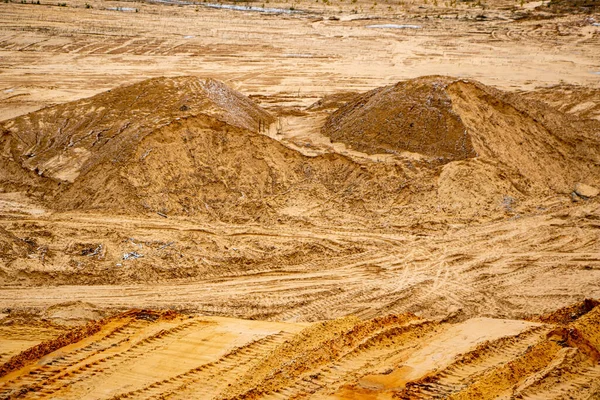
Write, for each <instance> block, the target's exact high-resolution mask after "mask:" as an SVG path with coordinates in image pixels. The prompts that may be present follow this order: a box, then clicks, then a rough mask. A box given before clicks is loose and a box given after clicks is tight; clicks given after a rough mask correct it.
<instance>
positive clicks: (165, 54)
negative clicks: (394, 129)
mask: <svg viewBox="0 0 600 400" xmlns="http://www.w3.org/2000/svg"><path fill="white" fill-rule="evenodd" d="M442 3H443V4H442ZM86 4H89V7H87V6H86ZM543 4H544V3H542V2H535V3H523V4H519V3H515V2H512V1H493V2H492V1H490V2H488V3H484V4H481V2H479V3H477V4H475V3H474V2H459V3H456V2H447V3H445V2H441V1H439V4H438V1H433V2H432V1H424V2H420V1H419V2H410V1H402V2H386V3H379V4H378V3H377V2H374V3H371V2H365V1H362V0H359V1H348V0H344V1H341V0H340V1H337V0H335V1H327V2H323V1H321V2H318V1H317V2H312V1H310V2H309V1H308V0H301V1H297V2H266V4H262V3H260V4H259V3H253V5H254V6H257V7H263V8H264V7H267V8H278V9H283V10H286V11H291V12H290V13H287V12H286V13H279V14H265V13H259V12H249V11H233V10H227V9H215V8H210V7H207V4H206V3H201V4H200V3H199V4H195V5H179V6H178V5H167V4H151V3H142V2H118V1H110V2H107V1H89V2H84V1H68V2H67V3H66V6H58V5H56V4H54V3H53V4H50V3H47V2H42V4H39V5H38V4H32V3H31V4H21V3H19V4H17V3H16V2H9V3H6V2H2V3H0V121H2V120H8V119H11V118H14V117H17V116H20V115H24V114H26V113H29V112H33V111H35V110H40V109H43V108H44V107H49V106H52V105H56V104H60V103H64V102H68V101H74V100H79V99H82V98H86V97H89V96H92V95H95V94H98V93H102V92H105V91H107V90H112V89H114V88H115V87H117V86H119V85H122V84H131V83H136V82H141V81H143V80H144V79H147V78H153V77H160V76H169V77H174V76H183V75H194V76H199V77H202V78H215V79H218V80H221V81H223V82H224V83H225V84H226V85H228V86H229V87H231V88H234V89H236V90H239V91H240V92H241V93H242V94H244V95H247V96H250V98H251V99H253V100H254V101H256V102H257V103H258V104H259V105H260V106H262V107H264V108H265V109H266V110H267V111H269V112H271V113H272V114H273V115H274V116H275V118H276V122H275V123H273V124H272V125H271V126H270V127H269V129H267V130H264V131H261V132H260V134H262V135H263V136H267V137H268V138H270V139H269V140H273V141H274V142H276V143H277V145H281V147H276V148H277V149H280V148H281V149H283V150H281V152H282V154H295V153H299V154H301V155H302V157H313V156H316V155H328V154H329V155H335V156H340V157H347V158H348V159H349V160H351V161H352V162H353V163H356V164H357V165H362V166H363V168H364V165H365V164H369V165H371V164H374V165H383V168H386V166H389V165H395V164H394V163H395V162H396V161H397V160H396V159H395V158H394V157H393V156H392V155H390V154H366V153H362V152H360V151H357V150H356V149H352V148H350V147H349V146H346V145H344V144H342V143H337V142H336V143H332V142H331V141H330V140H329V139H328V138H327V137H325V136H324V135H323V133H322V131H321V126H322V125H323V124H324V122H325V120H326V119H327V118H328V116H329V115H330V114H331V113H332V112H333V111H334V110H335V109H336V108H337V107H339V106H341V105H343V104H344V103H345V102H346V101H348V100H349V98H350V97H349V95H344V93H346V94H350V93H355V92H365V91H367V90H371V89H374V88H376V87H380V86H384V85H390V84H395V83H396V82H398V81H400V80H403V79H408V78H415V77H419V76H423V75H431V74H441V75H452V76H455V77H458V78H470V79H476V80H477V81H480V82H482V83H484V84H487V85H491V86H493V87H496V88H499V89H502V90H506V91H510V92H515V93H521V94H522V95H523V97H524V98H527V99H529V100H532V101H538V100H541V101H543V102H545V104H548V105H549V107H550V106H552V107H554V108H556V109H557V110H561V111H562V112H565V113H567V114H569V115H571V116H573V117H574V118H580V119H582V120H584V121H585V119H588V120H587V121H592V120H595V121H596V122H597V120H598V119H600V111H599V110H600V106H599V105H600V53H599V52H598V48H600V26H598V24H597V21H600V16H599V15H598V14H593V13H592V14H573V15H567V14H561V15H553V14H551V13H550V10H549V9H550V8H549V7H547V8H544V7H545V6H544V5H543ZM540 5H541V6H542V8H540V9H537V10H536V7H538V6H540ZM291 8H293V10H291ZM340 93H342V94H340ZM328 95H336V96H337V97H336V96H332V97H331V96H330V97H326V98H325V99H323V97H324V96H328ZM336 99H337V100H336ZM318 101H321V102H320V103H317V104H316V105H315V106H313V107H310V106H311V105H312V104H314V103H316V102H318ZM327 101H330V102H331V104H329V105H327V106H323V104H324V103H327ZM169 104H171V103H169ZM320 107H321V108H320ZM49 110H50V111H49V112H51V111H52V109H49ZM92 110H93V111H90V114H93V112H94V110H95V109H93V108H92ZM487 111H488V110H484V112H487ZM554 112H555V111H554V109H552V110H551V111H550V112H549V114H552V113H554ZM157 114H160V112H157ZM217 114H218V113H217ZM217 114H215V115H217ZM218 115H221V114H218ZM218 115H217V116H218ZM59 117H60V116H59ZM74 119H76V118H74ZM200 122H202V123H204V124H205V125H206V126H207V127H208V128H206V129H213V128H214V126H216V125H215V123H214V121H212V120H211V121H208V122H207V121H205V120H201V121H200ZM211 124H213V125H211ZM590 124H591V122H590ZM65 125H66V124H65ZM590 126H592V127H593V126H595V125H593V124H592V125H590ZM215 129H216V128H215ZM228 129H229V128H228ZM236 129H238V128H236ZM240 129H241V128H240ZM60 130H61V129H59V131H60ZM161 132H162V133H164V132H165V131H161ZM178 132H180V131H177V130H173V131H172V132H171V131H168V132H167V133H169V134H172V135H177V134H178ZM235 132H238V131H235ZM239 132H241V131H239ZM59 133H61V132H59ZM2 134H4V133H3V132H2ZM594 134H595V133H594V132H593V131H592V132H591V134H590V135H591V136H590V137H592V136H593V135H594ZM595 135H596V136H595V138H596V140H597V138H598V135H597V134H595ZM263 139H264V140H263ZM263 139H261V140H262V141H260V143H270V142H266V140H267V139H266V138H263ZM253 143H254V142H253ZM246 145H247V143H246V142H243V143H242V144H239V145H238V146H242V147H243V146H246ZM197 148H201V146H200V147H197ZM271 149H272V147H268V148H267V147H265V148H264V149H263V151H264V152H267V153H268V152H270V151H271ZM278 151H279V150H278ZM286 152H287V153H286ZM290 152H291V153H290ZM581 153H582V154H583V153H584V151H583V150H581ZM7 154H10V149H9V148H8V147H6V148H3V149H2V155H3V157H4V156H6V155H7ZM164 154H167V155H168V152H166V153H164ZM147 155H148V154H146V153H144V155H143V157H146V156H147ZM210 156H213V154H212V153H211V154H210ZM214 157H215V159H218V160H223V159H222V158H217V156H214ZM261 157H266V156H264V155H261ZM407 157H413V158H414V160H415V162H416V161H419V160H420V157H419V156H418V155H414V154H411V155H408V156H407ZM165 158H166V156H165ZM292 158H293V157H290V158H289V160H290V161H289V162H290V165H291V163H292V161H291V160H292ZM286 159H287V158H286ZM234 161H235V160H234ZM234 161H231V160H226V162H228V163H234ZM223 162H225V161H223ZM579 162H582V161H579ZM585 162H588V163H589V164H590V165H591V166H592V167H593V166H597V165H598V163H597V162H595V161H594V160H591V161H589V159H588V160H587V161H585ZM361 163H362V164H361ZM565 165H567V164H565ZM569 165H570V164H569ZM228 166H229V165H228ZM586 167H588V165H586ZM336 168H337V167H336ZM369 168H370V167H369ZM574 168H576V167H574ZM340 169H343V168H341V167H340ZM582 169H583V168H582ZM325 170H327V168H325ZM331 170H332V171H333V172H337V170H336V169H335V168H334V167H331ZM131 171H132V170H130V173H131ZM133 171H135V170H133ZM59 172H60V171H59ZM63 172H64V171H63ZM68 172H69V174H71V172H72V171H71V170H69V171H68ZM69 174H67V175H69ZM131 174H132V175H134V174H133V173H131ZM67 175H64V174H63V175H57V176H67ZM69 176H71V175H69ZM590 179H592V180H593V179H596V178H595V177H591V178H590ZM367 186H368V185H367ZM1 189H2V190H1V191H2V193H0V245H1V246H0V247H1V248H0V250H2V253H1V254H2V257H3V258H2V260H0V261H1V263H0V285H1V286H0V368H3V370H2V374H0V398H90V399H98V398H164V397H168V398H191V397H196V398H230V399H234V398H235V399H242V398H247V399H255V398H269V399H289V398H308V397H310V398H317V399H325V398H329V399H331V398H337V399H356V398H365V399H370V398H372V399H388V398H405V399H416V398H423V399H426V398H461V399H475V398H481V399H483V398H497V397H504V398H510V397H511V396H513V397H519V398H537V399H546V398H595V397H594V396H598V395H599V393H600V387H599V386H598V382H599V379H600V370H599V368H598V360H599V359H600V341H599V339H598V338H599V336H598V332H600V319H599V317H598V315H600V314H599V310H600V309H599V308H598V306H596V303H589V302H588V303H584V299H589V298H596V299H598V298H600V233H599V232H600V229H599V228H600V225H599V222H598V221H600V203H599V201H600V200H599V197H597V196H596V197H594V196H592V197H590V198H588V197H585V196H584V197H581V196H579V197H577V196H574V197H573V196H572V195H571V194H570V193H553V194H548V195H545V196H537V197H532V198H530V199H529V200H526V201H525V200H524V201H523V202H522V203H519V204H515V205H514V208H513V204H512V203H506V204H501V203H498V204H495V205H494V207H495V210H494V212H491V213H487V214H485V213H481V214H480V213H477V212H475V213H473V212H471V213H468V214H463V213H461V212H450V213H436V212H432V210H438V209H439V208H440V206H439V205H433V206H432V205H431V203H432V202H431V199H428V200H427V199H425V200H423V204H425V203H426V201H429V203H427V207H425V206H423V207H420V205H419V204H420V203H411V204H403V205H401V206H400V207H396V208H394V210H393V211H394V212H393V215H392V207H387V206H385V204H384V202H381V203H377V202H373V203H372V204H367V206H365V210H367V209H368V213H367V212H366V211H365V213H360V212H357V211H356V209H353V210H350V211H347V210H345V209H343V207H342V206H343V204H342V203H343V202H337V203H336V202H335V199H332V198H327V197H320V199H321V200H320V201H319V202H318V204H312V203H310V204H309V203H306V202H304V201H305V199H304V197H301V196H300V195H298V201H297V202H296V203H294V202H290V203H289V204H290V205H289V207H287V208H280V209H278V210H279V211H278V212H280V214H278V215H279V216H282V215H283V216H285V218H271V219H269V218H266V219H264V220H261V219H258V218H256V219H254V218H253V216H252V215H250V216H248V215H245V214H244V213H243V212H241V213H240V214H239V220H240V221H245V222H236V221H231V219H229V220H227V222H226V221H223V220H218V218H214V216H212V215H209V217H206V216H200V215H191V216H183V215H168V216H167V215H164V214H163V213H162V212H160V213H158V215H157V213H156V212H152V213H145V214H144V213H135V212H125V211H123V212H120V213H113V212H108V211H94V210H88V211H82V210H77V209H75V210H70V211H61V210H57V209H55V208H53V207H52V205H51V204H48V203H44V202H43V201H40V200H39V199H40V198H42V197H43V196H42V195H41V194H40V193H37V192H36V190H41V189H39V188H38V189H30V190H29V193H25V192H26V191H15V190H14V188H12V187H9V186H6V188H5V187H2V188H1ZM97 189H98V191H103V190H105V188H104V187H99V188H97ZM310 189H311V190H313V189H314V188H310ZM106 190H107V191H108V188H106ZM449 190H450V191H452V190H453V188H452V187H451V188H450V189H449ZM314 191H315V192H318V190H317V189H314ZM298 193H300V194H301V193H302V192H301V190H300V191H299V192H298ZM368 194H369V195H370V196H371V197H370V198H376V197H377V196H374V195H373V193H372V192H369V193H368ZM317 195H319V196H321V195H322V193H320V192H319V193H317ZM277 196H278V195H277ZM277 196H274V197H273V204H276V203H277V202H278V201H279V200H280V199H279V198H278V197H277ZM242 197H244V195H243V194H242ZM415 198H416V199H418V197H415ZM334 203H335V204H334ZM277 205H279V203H277ZM82 208H84V207H82ZM207 210H208V206H207ZM340 210H342V211H340ZM209 211H210V210H209ZM234 211H235V212H237V210H234ZM161 214H162V215H161ZM209 214H210V212H209ZM388 214H389V216H388ZM373 215H376V217H373ZM251 217H252V218H251ZM388 217H389V218H388ZM573 304H575V305H574V306H572V305H573ZM594 306H596V307H595V308H594ZM564 307H571V308H564ZM140 308H145V309H153V310H166V309H169V310H178V311H179V312H180V313H181V314H169V313H166V314H165V313H160V312H154V311H135V312H129V313H125V314H118V313H120V312H123V311H126V310H130V309H140ZM561 308H564V309H562V311H559V312H557V313H556V314H548V313H552V312H555V311H556V310H559V309H561ZM542 314H547V315H546V317H544V318H540V317H538V316H539V315H542ZM548 315H549V316H548ZM565 315H566V317H564V316H565ZM93 321H96V322H93ZM98 321H101V322H98ZM86 324H88V325H86ZM74 327H75V328H74ZM82 327H87V328H82ZM86 329H87V330H86ZM107 382H110V384H107ZM161 396H162V397H161Z"/></svg>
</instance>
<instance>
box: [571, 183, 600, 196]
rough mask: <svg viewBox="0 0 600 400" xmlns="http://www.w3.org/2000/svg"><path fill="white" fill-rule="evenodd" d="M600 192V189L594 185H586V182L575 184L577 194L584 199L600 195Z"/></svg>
mask: <svg viewBox="0 0 600 400" xmlns="http://www.w3.org/2000/svg"><path fill="white" fill-rule="evenodd" d="M599 193H600V190H598V189H596V188H595V187H593V186H590V185H586V184H585V183H576V184H575V194H577V195H578V196H579V197H583V198H584V199H591V198H592V197H596V196H598V194H599Z"/></svg>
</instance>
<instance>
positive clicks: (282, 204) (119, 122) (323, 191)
mask: <svg viewBox="0 0 600 400" xmlns="http://www.w3.org/2000/svg"><path fill="white" fill-rule="evenodd" d="M273 121H274V118H273V117H272V116H271V115H270V114H269V113H267V112H266V111H264V110H263V109H261V108H260V107H259V106H258V105H256V104H255V103H253V102H252V101H251V100H250V99H248V98H247V97H245V96H243V95H241V94H240V93H238V92H235V91H233V90H231V89H229V88H227V86H225V85H224V84H223V83H221V82H217V81H214V80H210V79H208V80H201V79H197V78H193V77H182V78H159V79H150V80H147V81H144V82H141V83H138V84H135V85H131V86H125V87H120V88H117V89H114V90H111V91H109V92H106V93H102V94H99V95H97V96H94V97H91V98H89V99H83V100H80V101H76V102H72V103H67V104H63V105H59V106H55V107H50V108H47V109H43V110H40V111H38V112H34V113H31V114H28V115H25V116H22V117H18V118H15V119H13V120H8V121H6V122H5V123H4V124H3V125H2V128H3V135H2V144H3V148H4V150H5V151H4V154H3V157H2V158H1V159H0V162H2V164H3V165H5V166H7V169H6V170H7V171H8V167H10V168H11V173H10V174H6V176H5V177H4V179H1V180H0V185H1V186H2V187H3V188H5V189H4V190H14V189H24V190H27V191H28V192H29V193H30V194H36V193H41V197H42V198H43V201H44V202H45V204H47V205H48V207H50V208H52V209H55V210H91V209H95V210H111V211H120V212H126V213H127V212H134V213H137V212H159V213H164V214H167V213H168V214H182V215H198V214H202V215H205V216H209V217H211V218H216V219H226V220H231V219H234V220H237V221H241V220H244V221H246V220H248V219H250V220H255V219H256V218H263V217H265V216H267V215H276V214H281V213H283V214H286V215H287V214H289V213H292V214H295V215H298V214H299V213H300V214H302V213H303V210H306V209H307V204H308V205H310V204H311V203H312V202H314V201H315V200H324V199H331V198H336V199H338V201H335V202H334V203H336V204H335V208H338V209H341V210H351V209H353V207H354V205H357V206H358V207H360V208H361V209H364V205H363V202H364V201H365V199H372V200H374V202H373V204H376V203H378V202H380V201H385V202H389V201H393V200H394V199H396V198H398V197H399V196H403V194H400V191H401V188H402V187H403V185H406V180H407V179H406V177H405V175H404V169H403V168H402V167H401V166H400V165H375V164H373V163H371V165H369V166H363V165H361V164H358V163H356V162H353V161H352V160H350V159H348V158H347V157H344V156H342V155H339V154H328V155H323V156H319V157H307V156H305V155H302V154H301V153H300V152H298V151H295V150H292V149H290V148H288V147H286V146H284V145H282V144H281V143H279V142H278V141H277V140H274V139H272V138H270V137H268V136H266V135H263V134H260V133H258V131H259V130H260V127H262V126H268V125H269V124H270V123H271V122H273ZM0 178H2V177H1V176H0ZM11 182H16V183H13V184H12V186H11V185H10V183H11ZM19 185H20V186H19ZM327 201H328V202H330V203H332V201H331V200H327ZM298 207H300V208H298ZM309 208H310V207H309ZM286 210H287V211H286ZM344 212H345V211H344Z"/></svg>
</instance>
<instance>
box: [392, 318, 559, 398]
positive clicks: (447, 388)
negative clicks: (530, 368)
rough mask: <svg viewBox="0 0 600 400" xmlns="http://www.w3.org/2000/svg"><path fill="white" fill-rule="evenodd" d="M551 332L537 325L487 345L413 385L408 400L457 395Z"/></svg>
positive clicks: (408, 388)
mask: <svg viewBox="0 0 600 400" xmlns="http://www.w3.org/2000/svg"><path fill="white" fill-rule="evenodd" d="M549 331H550V328H549V327H546V326H537V327H533V328H530V329H529V330H527V331H525V332H522V333H521V334H519V335H516V336H511V337H504V338H500V339H497V340H494V341H492V342H490V343H486V344H485V345H484V346H482V347H480V348H478V349H475V350H473V351H471V352H469V353H466V354H463V355H462V356H461V357H460V358H458V359H457V360H456V361H454V362H453V363H452V364H450V365H449V366H448V367H446V368H444V369H443V370H441V371H438V372H436V373H435V374H434V375H431V376H430V377H428V379H427V381H428V382H415V383H409V384H408V385H407V388H406V390H405V392H404V393H403V395H404V398H406V399H438V398H446V397H448V396H449V395H451V394H453V393H457V392H459V391H461V390H463V389H465V388H466V387H468V386H469V385H470V384H471V383H473V382H474V381H476V380H477V378H478V377H479V376H481V375H483V374H484V373H485V372H486V371H488V370H490V369H492V368H495V367H497V366H499V365H502V364H504V363H506V362H509V361H511V360H514V359H515V358H517V357H519V356H520V355H521V354H523V353H524V352H525V351H527V349H528V348H529V347H530V346H532V345H534V344H536V343H538V342H539V341H541V340H543V338H544V336H545V335H546V333H548V332H549Z"/></svg>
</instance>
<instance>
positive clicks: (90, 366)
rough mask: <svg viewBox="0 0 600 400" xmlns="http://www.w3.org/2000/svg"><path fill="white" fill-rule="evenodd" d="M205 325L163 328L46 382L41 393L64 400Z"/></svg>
mask: <svg viewBox="0 0 600 400" xmlns="http://www.w3.org/2000/svg"><path fill="white" fill-rule="evenodd" d="M202 324H203V323H202V322H201V321H191V322H185V323H182V324H180V325H178V326H176V327H174V328H171V329H167V330H165V329H162V330H160V331H158V332H157V333H154V334H152V335H150V336H148V337H146V338H144V339H141V340H139V341H138V342H136V343H134V344H133V345H126V346H125V348H124V349H119V350H118V352H116V353H113V354H112V355H109V356H106V357H103V358H97V357H96V358H95V359H94V360H93V361H92V362H89V363H86V364H85V365H79V366H78V367H75V368H72V369H69V371H68V372H67V373H66V374H64V375H62V376H59V377H57V378H54V379H52V380H50V382H49V383H45V384H44V385H43V386H44V387H43V389H42V390H41V391H40V393H42V394H43V395H45V396H52V397H56V396H58V397H60V396H61V394H60V392H61V391H67V392H68V391H70V390H72V389H73V388H74V387H76V386H77V385H86V384H87V382H86V381H87V380H89V379H93V377H95V376H96V375H105V376H110V375H112V374H114V373H115V371H117V370H124V369H126V365H128V364H134V363H138V362H140V361H138V359H143V358H144V357H146V356H147V355H149V354H152V353H154V352H155V351H157V350H158V349H160V348H161V347H164V346H165V343H164V342H165V341H167V342H169V341H176V340H181V339H182V338H184V337H185V336H186V335H187V334H188V333H189V332H190V331H192V330H198V329H201V327H200V325H202ZM135 333H138V332H135Z"/></svg>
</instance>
